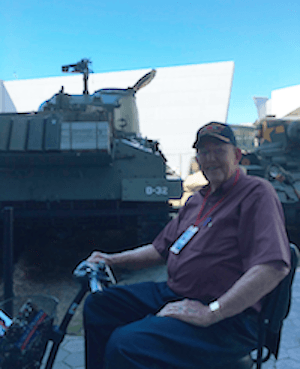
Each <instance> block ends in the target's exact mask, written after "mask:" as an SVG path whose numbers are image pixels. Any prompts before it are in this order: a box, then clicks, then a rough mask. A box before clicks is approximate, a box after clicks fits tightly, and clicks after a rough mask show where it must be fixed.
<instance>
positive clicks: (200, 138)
mask: <svg viewBox="0 0 300 369" xmlns="http://www.w3.org/2000/svg"><path fill="white" fill-rule="evenodd" d="M205 137H214V138H217V139H218V140H220V141H222V142H225V143H231V141H230V138H228V137H224V136H221V135H218V134H217V133H209V134H207V133H206V134H204V135H202V136H201V137H198V139H197V141H196V142H195V143H194V145H193V147H194V148H197V147H198V146H199V145H200V143H201V142H203V141H204V140H203V139H205Z"/></svg>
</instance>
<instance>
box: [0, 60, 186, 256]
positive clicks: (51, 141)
mask: <svg viewBox="0 0 300 369" xmlns="http://www.w3.org/2000/svg"><path fill="white" fill-rule="evenodd" d="M89 63H90V61H89V60H87V59H83V60H81V61H80V62H79V63H77V64H71V65H66V66H63V67H62V70H63V72H70V71H71V72H78V73H82V74H83V79H84V90H83V94H82V95H68V94H66V93H65V92H64V89H63V87H62V89H61V91H60V92H59V93H57V94H55V95H54V96H53V97H51V98H50V99H49V100H48V101H46V102H44V103H43V104H42V105H41V106H40V108H39V110H38V111H37V112H34V113H5V114H0V189H1V190H0V201H1V207H2V208H3V207H5V206H12V207H13V208H14V217H15V232H14V233H15V243H16V247H17V248H19V249H20V248H23V249H24V250H27V251H28V250H32V254H37V255H38V254H39V253H40V249H41V248H45V249H46V248H48V246H47V245H51V247H50V248H49V253H48V254H49V255H50V254H51V255H53V252H55V250H56V251H57V256H56V257H57V258H60V257H61V258H62V257H65V255H64V254H63V252H62V251H63V250H64V248H66V249H67V248H68V247H69V251H70V250H76V252H75V254H76V253H78V252H80V250H81V249H82V248H85V247H87V248H85V255H86V253H87V252H89V251H88V250H87V249H91V250H93V249H95V248H100V249H102V250H104V251H116V250H117V249H126V248H129V247H133V246H136V245H137V244H140V243H147V242H151V241H152V240H153V238H154V237H155V236H156V235H157V234H158V233H159V231H160V230H161V229H162V227H163V226H164V225H165V224H166V222H167V221H168V220H169V214H170V211H172V208H171V207H170V205H169V203H168V200H169V199H172V198H180V196H181V180H180V178H178V177H174V176H172V175H169V173H168V167H167V164H166V159H165V157H164V155H163V154H162V152H161V151H160V149H159V144H158V142H156V141H152V140H149V139H146V138H143V137H141V135H140V130H139V119H138V111H137V106H136V99H135V95H136V93H137V91H138V90H139V89H141V88H142V87H144V86H146V85H147V84H148V83H149V82H150V81H151V80H152V79H153V78H154V76H155V73H156V72H155V70H152V71H151V72H149V73H147V74H146V75H145V76H144V77H142V78H141V79H140V80H139V81H138V82H137V83H136V84H135V85H134V86H133V87H129V88H127V89H115V88H106V89H101V90H98V91H96V92H94V93H93V94H91V95H90V94H89V93H88V86H87V82H88V77H89V73H90V72H91V70H90V69H89ZM67 244H68V245H69V246H68V245H67ZM50 250H51V251H50ZM61 254H62V256H60V255H61ZM43 257H45V254H44V256H43Z"/></svg>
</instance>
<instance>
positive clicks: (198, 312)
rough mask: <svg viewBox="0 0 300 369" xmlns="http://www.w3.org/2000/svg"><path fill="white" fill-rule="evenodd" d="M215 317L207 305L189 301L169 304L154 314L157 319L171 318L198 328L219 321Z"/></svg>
mask: <svg viewBox="0 0 300 369" xmlns="http://www.w3.org/2000/svg"><path fill="white" fill-rule="evenodd" d="M217 315H218V314H215V313H212V312H211V311H210V309H209V307H208V306H207V305H203V304H202V303H201V302H200V301H195V300H189V299H184V300H181V301H176V302H170V303H168V304H167V305H166V306H164V307H163V308H162V309H161V310H160V311H159V312H158V313H157V314H156V316H158V317H171V318H175V319H179V320H182V321H183V322H186V323H190V324H193V325H197V326H200V327H208V326H209V325H211V324H213V323H216V322H217V321H219V320H221V319H220V318H219V317H218V316H217Z"/></svg>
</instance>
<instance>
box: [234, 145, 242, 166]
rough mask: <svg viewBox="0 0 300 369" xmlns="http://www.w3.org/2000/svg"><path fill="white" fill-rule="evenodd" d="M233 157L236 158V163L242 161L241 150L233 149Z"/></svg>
mask: <svg viewBox="0 0 300 369" xmlns="http://www.w3.org/2000/svg"><path fill="white" fill-rule="evenodd" d="M235 157H236V159H237V162H238V163H239V162H240V160H241V159H242V150H241V149H240V148H239V147H236V148H235Z"/></svg>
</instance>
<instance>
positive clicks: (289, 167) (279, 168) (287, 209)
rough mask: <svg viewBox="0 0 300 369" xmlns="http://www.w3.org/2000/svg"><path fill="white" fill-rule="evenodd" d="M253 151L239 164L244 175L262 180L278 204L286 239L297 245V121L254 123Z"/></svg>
mask: <svg viewBox="0 0 300 369" xmlns="http://www.w3.org/2000/svg"><path fill="white" fill-rule="evenodd" d="M255 125H256V128H257V135H256V140H257V148H256V149H255V150H253V151H252V152H248V153H246V154H245V155H244V156H243V158H242V161H241V164H242V165H245V167H246V168H247V173H248V174H250V175H257V176H261V177H264V178H266V179H267V180H269V181H270V182H271V184H272V185H273V187H274V188H275V190H276V192H277V194H278V197H279V199H280V201H281V203H282V206H283V209H284V214H285V220H286V227H287V230H288V233H289V235H290V238H292V240H293V241H294V242H297V241H298V242H299V240H300V237H299V229H300V117H296V116H287V117H284V118H282V119H276V118H275V117H266V118H264V119H261V120H259V121H258V122H256V124H255Z"/></svg>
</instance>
